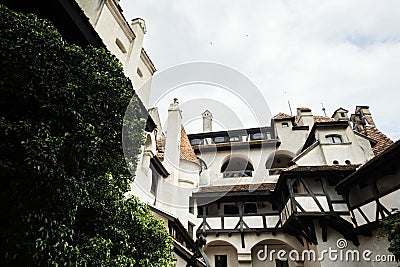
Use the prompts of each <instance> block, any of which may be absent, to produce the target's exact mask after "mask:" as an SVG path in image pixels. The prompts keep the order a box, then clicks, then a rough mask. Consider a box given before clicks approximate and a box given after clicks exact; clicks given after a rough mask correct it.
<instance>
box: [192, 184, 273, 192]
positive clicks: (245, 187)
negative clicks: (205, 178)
mask: <svg viewBox="0 0 400 267" xmlns="http://www.w3.org/2000/svg"><path fill="white" fill-rule="evenodd" d="M253 186H254V187H253ZM274 188H275V183H261V184H237V185H218V186H202V187H200V188H199V192H200V193H212V192H240V191H242V192H244V191H246V192H249V191H250V190H254V189H255V191H270V190H274Z"/></svg>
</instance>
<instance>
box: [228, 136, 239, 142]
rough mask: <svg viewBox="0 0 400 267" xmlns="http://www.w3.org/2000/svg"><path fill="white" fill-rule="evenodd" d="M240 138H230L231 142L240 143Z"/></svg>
mask: <svg viewBox="0 0 400 267" xmlns="http://www.w3.org/2000/svg"><path fill="white" fill-rule="evenodd" d="M239 141H240V137H239V136H231V137H229V142H239Z"/></svg>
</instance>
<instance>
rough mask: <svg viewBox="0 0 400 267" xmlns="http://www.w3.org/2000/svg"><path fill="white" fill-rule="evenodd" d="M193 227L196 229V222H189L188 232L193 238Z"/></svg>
mask: <svg viewBox="0 0 400 267" xmlns="http://www.w3.org/2000/svg"><path fill="white" fill-rule="evenodd" d="M193 229H194V224H192V223H191V222H188V233H189V235H190V236H191V237H192V238H193Z"/></svg>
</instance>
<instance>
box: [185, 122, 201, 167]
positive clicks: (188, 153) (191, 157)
mask: <svg viewBox="0 0 400 267" xmlns="http://www.w3.org/2000/svg"><path fill="white" fill-rule="evenodd" d="M180 157H181V159H185V160H188V161H191V162H194V163H197V164H199V160H198V159H197V157H196V154H195V153H194V150H193V148H192V145H191V144H190V141H189V138H188V136H187V134H186V131H185V128H183V126H182V127H181V151H180Z"/></svg>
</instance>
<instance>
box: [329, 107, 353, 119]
mask: <svg viewBox="0 0 400 267" xmlns="http://www.w3.org/2000/svg"><path fill="white" fill-rule="evenodd" d="M348 112H349V111H348V110H346V109H344V108H338V109H337V110H335V112H333V115H332V118H333V119H334V120H335V121H349V117H348V115H347V113H348Z"/></svg>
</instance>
